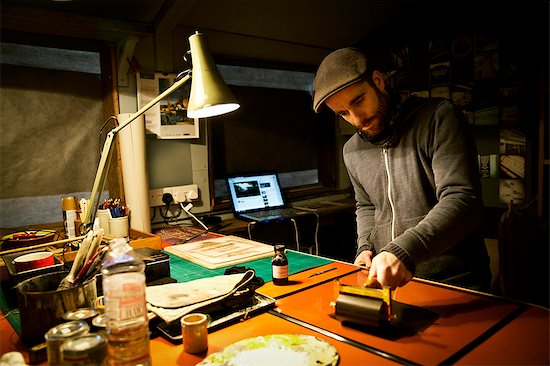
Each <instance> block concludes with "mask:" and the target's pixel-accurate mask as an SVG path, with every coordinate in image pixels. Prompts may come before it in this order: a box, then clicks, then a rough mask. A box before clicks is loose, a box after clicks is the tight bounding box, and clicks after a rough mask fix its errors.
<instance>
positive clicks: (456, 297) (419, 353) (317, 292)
mask: <svg viewBox="0 0 550 366" xmlns="http://www.w3.org/2000/svg"><path fill="white" fill-rule="evenodd" d="M336 278H338V279H339V280H340V283H344V284H350V285H361V284H363V283H364V281H365V274H364V273H363V272H362V271H359V269H358V268H357V267H355V266H353V265H350V264H347V263H342V262H337V261H335V262H333V263H330V264H327V265H324V266H321V267H317V268H314V269H311V270H306V271H303V272H300V273H297V274H295V275H292V276H290V278H289V280H290V282H289V285H287V286H275V285H273V284H272V283H270V282H268V283H266V284H265V285H264V286H262V287H261V288H260V289H258V292H260V293H262V294H265V295H268V296H271V297H274V298H276V299H277V301H276V307H275V309H274V310H271V311H270V312H268V313H263V314H260V315H257V316H253V317H252V318H249V319H246V320H244V321H241V322H240V323H237V324H234V325H230V326H228V327H226V328H223V329H220V330H217V331H214V332H212V333H211V334H209V338H208V342H209V348H208V350H207V352H205V353H203V354H198V355H191V354H187V353H185V352H184V351H183V346H182V345H181V344H172V343H170V342H169V341H167V340H165V339H163V338H161V337H158V338H156V339H152V340H151V355H152V359H153V364H155V365H193V364H196V363H197V362H199V361H200V360H202V359H203V358H204V357H205V356H206V355H208V354H211V353H213V352H217V351H220V350H221V349H223V348H224V347H226V346H228V345H230V344H232V343H234V342H236V341H239V340H242V339H246V338H251V337H255V336H260V335H268V334H280V333H293V334H307V335H314V336H316V337H318V338H320V339H322V340H325V341H328V342H329V343H331V344H332V345H334V347H336V349H337V350H338V352H339V354H340V365H354V364H377V365H378V364H396V363H397V364H423V365H424V364H425V365H432V364H464V365H466V364H468V365H471V364H522V365H527V364H533V365H534V364H549V363H550V360H549V344H550V340H549V334H550V333H549V314H550V313H549V311H548V310H547V309H543V308H540V307H537V306H532V305H528V304H522V303H517V302H514V301H511V300H507V299H502V298H498V297H494V296H491V295H487V294H480V293H476V292H472V291H468V290H464V289H459V288H454V287H451V286H446V285H442V284H437V283H432V282H429V281H424V280H420V279H414V280H413V281H411V282H410V283H409V284H407V285H406V286H404V287H402V288H399V289H398V290H397V291H394V292H393V300H394V305H395V306H394V310H395V311H396V312H398V311H400V313H399V314H400V317H401V319H403V322H404V323H406V322H409V321H410V323H411V327H409V328H408V329H406V331H403V332H393V333H382V332H377V331H376V330H374V331H373V330H372V329H366V328H364V327H352V326H349V325H344V324H342V323H341V322H340V321H339V320H337V319H335V318H334V317H333V313H334V309H333V308H332V307H331V305H330V303H331V302H332V301H334V300H335V298H336V296H337V290H336V289H335V283H334V282H335V281H334V279H336ZM413 325H414V326H413ZM415 327H416V328H415ZM411 329H412V331H411ZM0 342H1V343H0V354H3V353H5V352H8V351H11V350H17V351H20V352H22V353H23V354H24V355H25V357H26V359H27V361H28V354H26V353H25V351H26V349H25V346H24V345H22V343H21V341H20V340H19V337H18V336H17V334H16V333H15V331H14V330H13V328H12V327H11V325H10V324H9V322H8V321H7V320H6V319H5V318H2V319H1V320H0Z"/></svg>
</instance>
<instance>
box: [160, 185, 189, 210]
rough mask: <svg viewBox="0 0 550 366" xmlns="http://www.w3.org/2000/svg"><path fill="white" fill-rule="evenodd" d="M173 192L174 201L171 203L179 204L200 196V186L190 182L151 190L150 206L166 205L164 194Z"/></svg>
mask: <svg viewBox="0 0 550 366" xmlns="http://www.w3.org/2000/svg"><path fill="white" fill-rule="evenodd" d="M167 193H168V194H171V195H172V199H173V201H172V202H171V204H174V205H177V204H179V203H182V202H191V201H193V200H197V199H198V198H199V188H198V186H197V185H196V184H188V185H185V186H175V187H164V188H156V189H150V190H149V206H150V207H157V206H164V202H163V201H162V196H163V195H164V194H167Z"/></svg>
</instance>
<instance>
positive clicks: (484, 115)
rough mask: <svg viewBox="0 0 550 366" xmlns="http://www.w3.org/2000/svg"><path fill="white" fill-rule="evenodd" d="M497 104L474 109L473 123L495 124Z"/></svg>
mask: <svg viewBox="0 0 550 366" xmlns="http://www.w3.org/2000/svg"><path fill="white" fill-rule="evenodd" d="M498 113H499V112H498V106H492V107H489V108H483V109H476V110H475V111H474V123H475V124H476V125H477V126H497V125H498V120H499V115H498Z"/></svg>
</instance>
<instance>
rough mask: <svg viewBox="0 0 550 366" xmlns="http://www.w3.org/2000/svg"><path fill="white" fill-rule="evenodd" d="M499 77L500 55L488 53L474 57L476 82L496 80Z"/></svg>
mask: <svg viewBox="0 0 550 366" xmlns="http://www.w3.org/2000/svg"><path fill="white" fill-rule="evenodd" d="M497 76H498V53H488V54H484V55H477V56H475V57H474V78H475V80H494V79H496V78H497Z"/></svg>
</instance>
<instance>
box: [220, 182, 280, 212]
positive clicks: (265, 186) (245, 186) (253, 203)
mask: <svg viewBox="0 0 550 366" xmlns="http://www.w3.org/2000/svg"><path fill="white" fill-rule="evenodd" d="M227 183H228V185H229V194H230V195H231V201H232V203H233V209H234V210H235V212H238V213H244V212H248V211H254V210H259V209H273V208H280V207H284V205H285V202H284V199H283V194H282V191H281V187H280V185H279V180H278V179H277V173H264V174H254V175H252V174H250V175H244V174H243V175H237V176H231V177H228V178H227Z"/></svg>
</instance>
